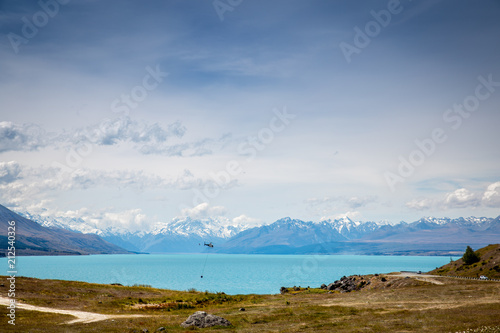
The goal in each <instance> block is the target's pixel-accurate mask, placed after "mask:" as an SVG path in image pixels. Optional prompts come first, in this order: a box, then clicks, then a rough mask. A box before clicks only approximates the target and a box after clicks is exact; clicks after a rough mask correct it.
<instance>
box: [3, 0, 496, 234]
mask: <svg viewBox="0 0 500 333" xmlns="http://www.w3.org/2000/svg"><path fill="white" fill-rule="evenodd" d="M499 17H500V3H499V2H498V1H493V0H489V1H488V0H486V1H480V2H471V1H465V0H463V1H462V0H459V1H452V0H447V1H446V0H443V1H426V0H423V1H409V0H401V1H397V0H390V1H356V2H353V1H347V0H346V1H327V0H312V1H311V0H307V1H306V0H273V1H263V0H262V1H260V0H252V1H250V0H242V1H228V0H216V1H194V0H182V1H181V0H168V1H159V0H158V1H148V2H147V3H143V2H137V1H78V0H72V1H67V0H64V1H63V0H41V1H39V2H38V1H18V0H5V1H1V2H0V22H1V25H0V34H1V38H0V74H1V75H0V190H1V192H0V204H3V205H6V206H8V207H10V208H12V209H15V210H19V211H24V210H29V211H30V212H32V213H42V214H46V215H60V216H65V217H68V216H71V217H74V218H84V219H87V220H89V219H94V220H96V221H97V220H99V221H101V224H100V225H106V226H118V227H120V226H122V227H124V228H130V229H131V230H142V229H148V228H152V227H153V225H154V224H155V223H156V222H166V221H170V220H172V219H173V218H175V217H182V216H190V217H192V218H207V217H216V216H224V219H225V220H227V221H231V223H247V224H248V223H250V224H256V223H271V222H273V221H275V220H277V219H279V218H282V217H285V216H291V217H293V218H300V219H304V220H313V221H319V220H321V219H327V218H337V217H341V216H349V217H351V218H353V219H356V220H362V221H368V220H370V221H381V220H384V221H388V222H391V223H394V222H398V221H400V220H405V221H413V220H416V219H418V218H420V217H422V216H429V215H432V216H438V217H442V216H448V217H458V216H470V215H475V216H487V217H496V216H498V215H500V154H499V151H500V149H499V142H500V131H499V125H500V60H499V58H498V55H499V54H500V38H498V37H499V36H500V20H498V18H499ZM96 225H99V224H98V223H97V222H96Z"/></svg>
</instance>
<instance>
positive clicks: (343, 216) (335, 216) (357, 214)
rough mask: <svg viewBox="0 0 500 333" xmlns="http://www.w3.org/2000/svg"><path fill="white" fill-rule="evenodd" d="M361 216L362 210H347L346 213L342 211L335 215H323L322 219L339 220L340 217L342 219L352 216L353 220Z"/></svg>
mask: <svg viewBox="0 0 500 333" xmlns="http://www.w3.org/2000/svg"><path fill="white" fill-rule="evenodd" d="M360 216H361V213H360V212H356V211H354V212H351V211H349V212H345V213H342V214H335V215H330V216H322V217H321V218H320V221H326V220H338V219H342V218H345V217H347V218H350V219H351V220H356V219H359V217H360Z"/></svg>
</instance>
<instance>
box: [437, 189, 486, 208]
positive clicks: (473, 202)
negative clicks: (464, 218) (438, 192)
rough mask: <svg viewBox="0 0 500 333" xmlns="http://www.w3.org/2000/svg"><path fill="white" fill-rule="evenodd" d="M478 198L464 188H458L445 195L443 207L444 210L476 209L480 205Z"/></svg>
mask: <svg viewBox="0 0 500 333" xmlns="http://www.w3.org/2000/svg"><path fill="white" fill-rule="evenodd" d="M480 202H481V201H480V197H479V196H478V195H477V194H475V193H472V192H470V191H469V190H467V189H465V188H460V189H458V190H455V191H454V192H452V193H448V194H446V196H445V198H444V201H443V205H444V206H445V207H446V208H465V207H476V206H478V205H479V204H480Z"/></svg>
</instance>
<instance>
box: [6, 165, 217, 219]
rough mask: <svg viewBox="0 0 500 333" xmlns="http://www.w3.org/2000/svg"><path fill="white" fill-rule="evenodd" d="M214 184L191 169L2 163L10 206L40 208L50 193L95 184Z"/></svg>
mask: <svg viewBox="0 0 500 333" xmlns="http://www.w3.org/2000/svg"><path fill="white" fill-rule="evenodd" d="M212 184H213V180H211V179H202V178H198V177H195V176H194V175H193V174H192V173H191V172H190V171H189V170H185V171H184V173H182V174H180V175H178V176H177V177H169V178H165V177H160V176H158V175H155V174H151V173H147V172H144V171H134V170H111V171H104V170H90V169H77V170H75V171H74V172H72V173H66V172H62V170H60V169H58V168H54V167H43V166H42V167H38V168H30V167H26V166H23V165H20V164H18V163H17V162H15V161H11V162H1V163H0V200H1V201H2V202H3V203H5V204H6V205H8V206H11V207H19V208H22V209H24V210H27V208H28V207H32V208H37V205H39V204H40V202H42V200H46V201H45V202H48V200H50V199H51V193H52V192H57V193H59V194H61V193H68V191H72V190H79V189H91V188H96V187H108V188H120V189H124V188H129V189H133V190H137V191H143V190H146V189H148V190H151V189H177V190H188V189H193V188H203V187H205V186H209V185H212Z"/></svg>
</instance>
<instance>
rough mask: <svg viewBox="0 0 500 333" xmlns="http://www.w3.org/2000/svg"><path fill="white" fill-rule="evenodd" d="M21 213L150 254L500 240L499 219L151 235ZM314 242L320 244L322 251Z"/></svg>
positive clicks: (208, 223)
mask: <svg viewBox="0 0 500 333" xmlns="http://www.w3.org/2000/svg"><path fill="white" fill-rule="evenodd" d="M22 215H23V216H24V217H26V218H29V219H31V220H33V221H36V222H38V223H39V224H41V225H43V226H46V227H52V228H62V229H67V230H72V231H78V232H81V233H90V234H97V235H99V236H101V237H102V238H103V239H105V240H107V241H108V242H111V243H113V244H116V245H118V246H120V247H123V248H125V249H127V250H130V251H137V252H150V253H165V252H169V253H172V252H176V253H179V252H181V253H193V252H202V251H207V248H205V247H204V246H203V243H204V242H213V244H214V245H216V246H215V248H214V249H213V251H217V252H226V253H317V252H320V253H366V254H374V253H406V252H408V251H410V250H411V253H424V252H427V253H428V252H429V251H430V250H432V249H436V250H439V251H442V250H446V251H458V250H460V249H462V247H463V246H464V244H466V245H471V246H484V245H487V244H489V243H498V242H499V241H500V217H497V218H496V219H493V218H486V217H460V218H456V219H450V218H446V217H445V218H436V217H423V218H421V219H419V220H417V221H415V222H411V223H408V222H404V221H401V222H399V223H397V224H388V223H387V222H360V221H353V220H351V219H350V218H348V217H344V218H340V219H334V220H331V219H328V220H322V221H318V222H312V221H302V220H298V219H292V218H290V217H286V218H282V219H279V220H277V221H275V222H274V223H271V224H267V225H260V226H257V227H252V226H249V225H241V224H236V223H233V222H232V221H231V220H229V219H226V218H206V219H192V218H189V217H178V218H175V219H173V220H172V221H168V222H157V223H156V224H155V225H153V226H152V228H151V230H150V231H141V232H130V231H128V230H126V229H124V228H116V227H113V228H99V221H94V220H91V219H89V221H90V222H89V221H87V220H85V219H81V218H68V217H62V218H59V217H46V216H40V215H34V214H29V213H24V214H22ZM318 244H321V245H322V247H321V249H320V250H318ZM462 250H463V249H462ZM440 253H442V252H440Z"/></svg>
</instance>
